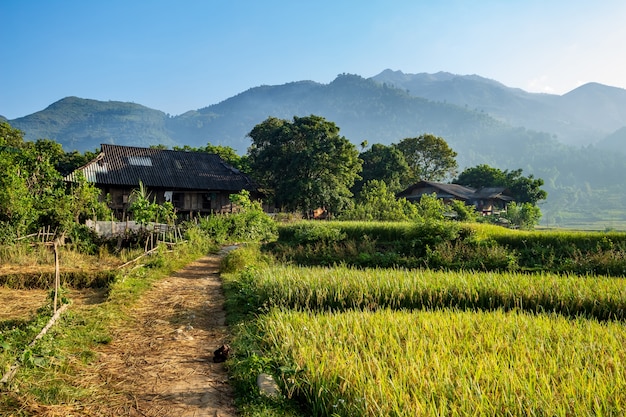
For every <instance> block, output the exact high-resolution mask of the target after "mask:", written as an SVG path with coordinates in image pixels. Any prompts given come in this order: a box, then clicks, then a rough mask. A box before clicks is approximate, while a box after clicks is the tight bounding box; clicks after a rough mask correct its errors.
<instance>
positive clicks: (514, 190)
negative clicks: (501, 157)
mask: <svg viewBox="0 0 626 417" xmlns="http://www.w3.org/2000/svg"><path fill="white" fill-rule="evenodd" d="M454 183H455V184H461V185H465V186H467V187H472V188H476V189H478V188H482V187H506V188H508V189H509V191H510V192H511V194H512V195H513V198H514V199H515V201H516V202H517V203H530V204H532V205H536V204H537V202H538V201H540V200H545V199H546V198H547V196H548V193H547V192H546V191H544V190H542V189H541V186H542V185H543V184H544V182H543V180H542V179H541V178H535V177H534V176H533V175H532V174H531V175H529V176H528V177H524V176H523V175H522V170H521V169H516V170H513V171H508V170H506V171H502V170H500V169H498V168H493V167H490V166H489V165H485V164H483V165H478V166H476V167H473V168H467V169H466V170H465V171H463V172H462V173H461V174H460V175H459V177H458V178H457V179H455V180H454Z"/></svg>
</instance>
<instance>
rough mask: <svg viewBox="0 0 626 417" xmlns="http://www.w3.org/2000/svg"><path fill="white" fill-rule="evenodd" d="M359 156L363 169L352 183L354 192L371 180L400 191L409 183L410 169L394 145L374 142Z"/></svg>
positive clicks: (390, 189)
mask: <svg viewBox="0 0 626 417" xmlns="http://www.w3.org/2000/svg"><path fill="white" fill-rule="evenodd" d="M360 158H361V159H362V160H363V171H362V172H361V179H360V180H359V181H357V182H356V183H355V185H354V189H353V191H354V193H355V194H358V193H359V192H360V191H361V189H362V188H363V185H364V184H365V183H367V182H369V181H372V180H378V181H382V182H384V183H385V185H386V186H387V189H388V190H389V191H391V192H398V191H401V190H402V189H403V188H404V187H406V186H408V185H409V184H408V181H409V178H410V172H411V170H410V169H409V165H408V164H407V163H406V159H405V158H404V155H403V154H402V152H400V151H399V150H398V149H397V148H396V147H394V146H385V145H382V144H380V143H376V144H374V145H372V147H371V148H370V149H368V150H367V151H364V152H362V153H361V155H360Z"/></svg>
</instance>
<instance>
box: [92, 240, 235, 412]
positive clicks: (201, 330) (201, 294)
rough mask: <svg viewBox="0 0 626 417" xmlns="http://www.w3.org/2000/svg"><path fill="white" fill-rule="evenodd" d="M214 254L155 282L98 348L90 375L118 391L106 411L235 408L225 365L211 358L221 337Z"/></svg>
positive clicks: (222, 320)
mask: <svg viewBox="0 0 626 417" xmlns="http://www.w3.org/2000/svg"><path fill="white" fill-rule="evenodd" d="M222 254H223V252H222ZM219 261H220V256H219V255H218V256H215V255H212V256H206V257H204V258H201V259H199V260H197V261H195V262H193V263H191V264H189V265H188V266H187V267H185V268H184V269H182V270H180V271H178V272H176V273H174V274H173V275H171V276H169V277H168V278H165V279H163V280H161V281H159V282H158V283H156V284H155V286H154V288H153V289H151V290H150V291H148V292H147V293H146V294H145V295H144V296H143V297H142V299H141V300H140V301H139V302H138V303H137V307H136V308H135V309H133V312H132V317H131V318H132V321H131V322H130V323H129V325H128V326H125V328H123V329H119V330H118V331H117V333H116V334H114V337H113V341H112V342H111V343H110V344H109V345H107V346H106V347H105V348H104V349H103V350H102V351H101V356H100V361H99V364H98V365H99V366H98V367H99V375H98V377H99V378H105V379H106V381H107V384H108V385H113V386H115V387H116V388H115V391H117V392H120V391H122V392H124V393H125V395H124V396H123V397H124V398H125V401H112V403H110V404H109V407H108V410H107V414H109V413H110V415H127V416H181V417H183V416H197V417H201V416H211V417H215V416H221V417H228V416H234V415H236V411H235V408H234V406H233V396H232V392H231V388H230V386H229V385H228V375H227V372H226V370H225V369H224V365H223V363H219V362H218V363H215V362H214V360H213V359H214V351H215V350H216V349H217V348H219V347H220V346H221V345H222V344H224V343H226V342H227V339H228V333H227V327H226V325H225V311H224V296H223V293H222V287H221V280H220V277H219V273H218V270H219ZM129 399H130V401H129ZM98 411H99V412H100V413H101V412H103V411H104V410H98Z"/></svg>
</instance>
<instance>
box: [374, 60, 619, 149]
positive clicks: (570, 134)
mask: <svg viewBox="0 0 626 417" xmlns="http://www.w3.org/2000/svg"><path fill="white" fill-rule="evenodd" d="M372 79H373V80H375V81H377V82H380V83H385V84H389V85H393V86H395V87H397V88H401V89H404V90H406V91H407V92H408V93H409V94H411V95H414V96H416V97H424V98H427V99H429V100H433V101H444V102H449V103H453V104H456V105H459V106H467V107H468V108H470V109H475V110H477V111H484V112H486V113H488V114H490V115H491V116H493V117H495V118H496V119H498V120H501V121H503V122H505V123H508V124H510V125H512V126H523V127H526V128H529V129H533V130H537V131H543V132H549V133H551V134H554V135H556V136H557V138H558V139H559V140H560V141H562V142H564V143H567V144H574V145H588V144H592V143H597V142H600V141H602V140H603V139H604V138H605V137H606V136H608V135H610V134H612V133H613V132H615V131H616V130H618V129H620V128H621V127H624V126H626V90H624V89H622V88H617V87H610V86H606V85H602V84H599V83H588V84H585V85H582V86H580V87H578V88H576V89H574V90H572V91H570V92H568V93H567V94H564V95H562V96H558V95H554V94H542V93H529V92H526V91H524V90H521V89H519V88H511V87H507V86H505V85H504V84H501V83H499V82H497V81H494V80H490V79H487V78H483V77H480V76H477V75H455V74H450V73H445V72H439V73H436V74H426V73H422V74H405V73H403V72H401V71H392V70H385V71H383V72H381V73H380V74H378V75H376V76H374V77H372ZM624 149H626V148H625V147H621V149H620V150H622V151H623V150H624Z"/></svg>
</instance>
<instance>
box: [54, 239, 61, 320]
mask: <svg viewBox="0 0 626 417" xmlns="http://www.w3.org/2000/svg"><path fill="white" fill-rule="evenodd" d="M60 283H61V273H60V268H59V239H55V240H54V312H55V313H56V312H57V301H58V298H59V287H60Z"/></svg>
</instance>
